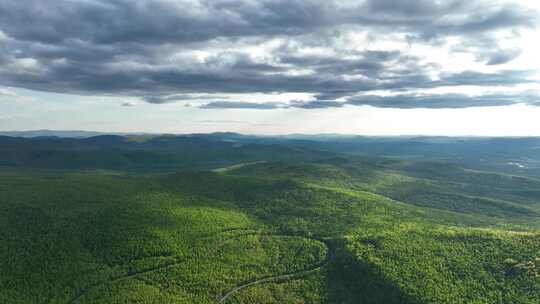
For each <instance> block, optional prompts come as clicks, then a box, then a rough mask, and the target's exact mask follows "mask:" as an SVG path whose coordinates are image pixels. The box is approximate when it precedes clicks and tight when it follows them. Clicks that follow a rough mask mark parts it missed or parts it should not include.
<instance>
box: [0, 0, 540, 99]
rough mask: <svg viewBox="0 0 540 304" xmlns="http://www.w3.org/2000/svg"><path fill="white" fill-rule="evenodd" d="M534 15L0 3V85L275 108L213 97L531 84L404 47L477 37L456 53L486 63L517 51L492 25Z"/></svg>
mask: <svg viewBox="0 0 540 304" xmlns="http://www.w3.org/2000/svg"><path fill="white" fill-rule="evenodd" d="M537 22H538V14H537V12H534V11H531V10H527V9H525V8H524V7H522V6H520V5H518V4H513V3H511V2H501V1H484V0H479V1H470V0H449V1H428V0H414V1H413V0H403V1H393V0H366V1H352V0H351V1H326V0H324V1H323V0H273V1H270V0H261V1H248V0H215V1H206V0H199V1H196V0H194V1H188V0H181V1H166V0H149V1H131V0H110V1H102V0H86V1H52V2H51V1H49V2H47V3H45V2H43V1H38V0H19V1H1V2H0V40H1V42H2V43H1V44H0V85H4V86H13V87H21V88H26V89H31V90H38V91H47V92H60V93H72V94H83V95H116V96H128V97H138V98H140V99H141V100H144V101H146V102H148V103H153V104H162V103H168V102H176V101H192V100H196V101H202V102H206V103H204V104H203V107H204V108H264V109H272V108H281V107H284V106H283V105H281V104H273V105H272V104H267V103H245V105H240V102H238V101H227V102H226V101H222V100H223V99H224V98H222V97H223V96H226V95H228V94H253V93H268V94H270V93H275V92H279V93H291V92H297V93H309V94H313V95H317V97H316V99H317V100H316V101H313V102H311V103H300V104H296V105H295V107H304V108H325V107H340V106H342V103H339V102H336V99H343V98H345V97H348V96H354V95H357V94H359V93H362V94H365V93H369V92H372V91H378V90H388V91H399V92H402V91H407V90H417V89H423V88H434V87H438V86H453V85H456V86H458V85H472V86H485V87H489V86H511V85H516V84H521V83H527V82H530V81H531V80H530V77H529V76H530V75H529V74H527V72H526V71H521V70H519V71H518V70H512V69H508V70H504V71H496V72H492V73H485V72H480V71H476V70H472V71H466V72H461V73H449V72H448V71H445V70H444V69H443V68H442V67H441V65H440V63H438V62H433V61H430V60H429V59H428V56H427V55H426V54H423V53H415V54H411V53H410V50H407V49H406V48H404V47H403V44H404V43H406V42H413V43H420V44H424V45H428V46H430V47H433V46H434V45H435V44H436V43H438V44H439V45H440V46H438V47H444V45H445V42H446V39H448V37H452V38H456V37H457V38H459V39H461V40H462V41H463V42H464V43H473V42H474V41H476V40H478V37H482V38H483V39H484V40H485V43H486V44H490V48H489V49H490V50H492V49H495V50H497V51H493V52H492V51H486V50H487V48H485V47H475V48H471V49H464V50H462V51H463V52H474V53H475V54H476V56H477V57H479V58H481V62H483V63H485V64H486V65H490V66H496V65H500V64H504V63H509V62H511V61H512V60H513V59H515V58H517V56H519V50H514V49H512V50H508V49H504V48H501V47H500V46H499V43H498V38H496V35H494V33H495V32H500V31H508V32H511V33H513V32H519V30H521V29H526V28H532V27H535V26H536V24H537ZM364 36H365V37H364ZM362 37H363V38H362ZM366 37H367V38H366ZM362 39H365V42H362ZM359 41H360V42H359ZM379 41H383V42H384V43H383V45H385V47H383V48H381V47H379V48H374V49H371V48H370V45H369V44H370V43H374V44H376V43H378V42H379ZM386 45H389V47H386ZM208 101H210V102H208Z"/></svg>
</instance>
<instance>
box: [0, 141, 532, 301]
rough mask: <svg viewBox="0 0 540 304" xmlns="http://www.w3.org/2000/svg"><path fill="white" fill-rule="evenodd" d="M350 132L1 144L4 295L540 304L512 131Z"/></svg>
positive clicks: (527, 185) (527, 197) (526, 197)
mask: <svg viewBox="0 0 540 304" xmlns="http://www.w3.org/2000/svg"><path fill="white" fill-rule="evenodd" d="M347 140H349V142H346V143H343V141H345V139H341V138H339V139H335V138H330V139H327V138H323V139H321V138H318V139H313V138H307V139H306V138H256V137H248V136H240V135H236V134H213V135H193V136H157V137H154V136H127V137H124V136H98V137H90V138H76V139H75V138H71V139H67V138H56V137H40V138H34V139H24V138H14V137H1V138H0V142H1V145H0V155H1V158H0V165H1V167H0V272H1V275H0V303H10V304H11V303H13V304H18V303H21V304H33V303H39V304H41V303H43V304H45V303H51V304H52V303H59V304H72V303H81V304H82V303H351V304H352V303H448V304H455V303H508V304H510V303H512V304H514V303H531V304H533V303H538V299H540V217H539V213H540V179H539V178H537V177H536V175H535V172H536V171H535V170H536V169H534V168H532V167H531V168H532V169H531V170H529V171H526V172H525V171H523V170H524V169H523V168H519V170H522V171H523V172H518V171H516V170H517V169H516V170H513V169H512V168H505V169H501V167H500V166H499V164H500V163H509V162H511V159H507V158H506V157H511V158H515V157H517V156H516V155H518V154H519V153H524V152H523V151H521V152H520V151H517V148H515V147H516V146H517V145H515V143H514V142H512V145H510V144H509V145H507V146H505V148H504V149H505V153H502V152H501V153H499V160H498V162H495V161H493V162H490V163H487V162H486V163H483V164H482V165H481V166H474V165H470V164H472V163H474V161H473V160H472V159H473V157H479V158H482V157H483V156H482V155H484V154H485V155H488V154H489V155H491V156H490V157H494V156H493V155H494V154H493V153H491V154H490V152H489V151H491V146H490V145H486V147H487V148H486V151H483V150H482V149H481V148H479V146H482V144H481V143H480V144H479V143H478V140H475V141H474V142H470V143H468V145H469V146H470V148H468V149H466V148H464V146H466V143H463V142H461V141H460V142H458V143H454V142H448V141H449V140H448V139H447V140H445V141H444V142H443V143H442V144H444V145H447V146H448V147H451V148H452V149H453V151H458V150H463V151H465V152H464V153H466V154H467V155H468V156H467V159H466V160H463V161H459V160H456V161H455V162H450V161H448V160H447V159H446V158H447V155H443V154H442V153H439V150H438V149H440V146H438V145H439V144H441V143H440V142H435V143H433V142H432V143H431V145H432V147H435V148H428V147H426V145H422V149H424V150H429V155H430V157H428V158H426V159H424V160H421V159H420V157H412V156H411V155H412V154H413V153H412V152H411V151H409V153H405V152H403V155H402V157H400V155H399V153H397V152H398V151H397V150H396V149H397V148H395V149H394V150H392V149H389V150H387V151H389V153H390V152H391V154H393V155H384V157H383V156H382V155H381V153H379V150H378V148H376V147H375V146H374V145H375V144H374V143H373V142H371V141H367V139H361V140H360V139H358V140H356V141H354V142H353V143H351V141H352V139H347ZM410 140H414V141H415V142H418V139H410ZM395 141H398V142H400V145H402V146H403V145H404V144H403V141H406V140H405V139H395ZM486 141H487V140H486ZM340 142H342V145H340ZM489 142H496V141H495V140H493V139H491V140H489ZM376 143H377V144H379V145H381V147H384V146H388V145H393V144H394V141H391V140H390V139H384V140H378V141H376ZM526 144H527V145H528V146H530V150H531V151H533V150H534V151H540V150H538V147H540V143H538V142H537V141H532V142H531V140H527V142H526ZM534 145H537V146H536V147H537V148H536V150H535V148H533V147H534ZM396 146H397V144H396ZM405 146H406V145H405ZM405 146H404V147H405ZM469 146H467V147H469ZM472 147H476V148H475V149H476V150H475V151H474V152H471V151H473V150H474V149H473V148H472ZM512 147H513V148H512ZM404 149H410V146H408V148H404ZM512 149H514V150H516V151H514V150H512ZM469 152H470V153H469ZM456 153H457V152H456ZM437 156H440V157H437ZM520 157H521V156H520ZM523 157H525V156H523ZM535 157H536V156H535V155H533V154H531V155H530V161H529V162H530V163H531V164H534V160H535V159H536V158H535ZM487 158H488V157H486V159H487ZM531 166H533V165H531Z"/></svg>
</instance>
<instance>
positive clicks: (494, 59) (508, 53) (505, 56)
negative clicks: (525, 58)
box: [487, 49, 521, 65]
mask: <svg viewBox="0 0 540 304" xmlns="http://www.w3.org/2000/svg"><path fill="white" fill-rule="evenodd" d="M519 55H521V50H519V49H512V50H501V51H499V52H495V53H493V54H491V55H490V56H489V59H488V60H487V65H498V64H505V63H508V62H510V61H512V60H514V59H516V58H517V57H519Z"/></svg>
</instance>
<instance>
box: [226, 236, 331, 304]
mask: <svg viewBox="0 0 540 304" xmlns="http://www.w3.org/2000/svg"><path fill="white" fill-rule="evenodd" d="M306 239H309V238H306ZM310 240H315V241H318V242H321V243H323V244H324V245H325V246H326V257H325V258H324V260H322V261H320V262H319V263H317V264H314V265H311V266H310V267H308V268H307V269H304V270H300V271H295V272H291V273H286V274H281V275H276V276H269V277H264V278H260V279H255V280H253V281H250V282H248V283H244V284H241V285H238V286H236V287H235V288H233V289H232V290H230V291H229V292H227V293H226V294H225V295H223V296H222V297H221V298H220V299H219V301H218V303H219V304H223V303H225V301H227V299H228V298H229V297H231V296H232V295H234V294H235V293H237V292H239V291H240V290H242V289H245V288H248V287H250V286H253V285H259V284H264V283H270V282H278V281H286V280H292V279H296V278H301V277H304V276H307V275H308V274H310V273H313V272H316V271H317V270H319V269H321V268H322V267H324V266H325V265H326V264H328V262H329V261H330V248H329V246H328V245H327V244H326V243H325V242H322V241H320V240H317V239H310Z"/></svg>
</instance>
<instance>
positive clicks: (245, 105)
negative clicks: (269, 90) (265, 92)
mask: <svg viewBox="0 0 540 304" xmlns="http://www.w3.org/2000/svg"><path fill="white" fill-rule="evenodd" d="M284 107H286V105H284V104H281V103H274V102H264V103H251V102H235V101H214V102H210V103H207V104H204V105H201V106H200V108H201V109H255V110H273V109H280V108H284Z"/></svg>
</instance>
